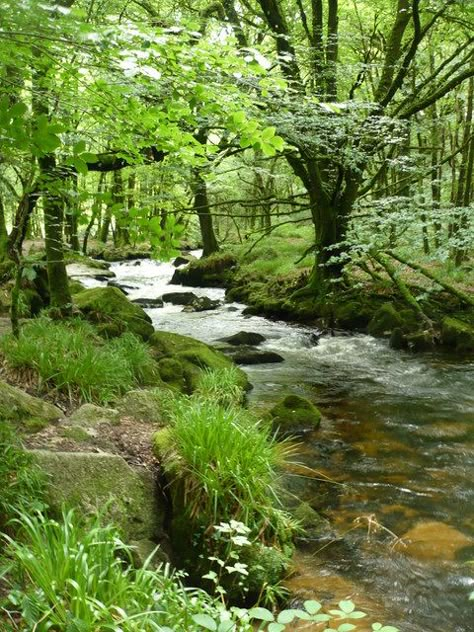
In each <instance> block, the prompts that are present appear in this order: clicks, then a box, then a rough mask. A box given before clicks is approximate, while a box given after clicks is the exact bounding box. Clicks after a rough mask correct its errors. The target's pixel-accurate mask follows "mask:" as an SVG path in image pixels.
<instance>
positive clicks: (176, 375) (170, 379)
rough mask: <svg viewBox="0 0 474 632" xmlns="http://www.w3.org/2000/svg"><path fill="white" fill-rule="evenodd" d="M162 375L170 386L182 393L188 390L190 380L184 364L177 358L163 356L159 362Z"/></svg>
mask: <svg viewBox="0 0 474 632" xmlns="http://www.w3.org/2000/svg"><path fill="white" fill-rule="evenodd" d="M158 371H159V372H160V377H161V379H162V380H163V382H165V383H166V384H167V385H168V386H171V387H172V388H174V389H176V390H177V391H179V392H180V393H185V392H187V390H188V380H187V379H186V375H185V373H186V372H185V368H184V366H183V364H182V363H181V362H180V361H179V360H177V359H176V358H162V359H161V360H160V361H159V362H158Z"/></svg>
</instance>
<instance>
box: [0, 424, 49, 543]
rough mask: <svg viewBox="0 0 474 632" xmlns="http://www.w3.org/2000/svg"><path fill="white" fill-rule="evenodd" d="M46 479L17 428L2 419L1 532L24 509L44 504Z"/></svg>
mask: <svg viewBox="0 0 474 632" xmlns="http://www.w3.org/2000/svg"><path fill="white" fill-rule="evenodd" d="M43 482H44V481H43V478H42V476H41V474H40V472H39V470H38V469H37V468H36V467H35V465H34V464H33V459H32V457H31V456H30V455H29V454H27V453H26V452H25V451H24V450H23V449H22V448H21V446H20V444H19V443H18V439H17V436H16V435H15V434H14V432H13V429H11V428H10V426H9V425H7V423H6V422H4V421H0V489H1V490H2V493H1V494H0V531H3V530H4V529H5V528H6V526H7V523H8V522H9V521H10V520H11V519H12V518H13V517H15V515H16V513H17V512H18V511H20V510H23V511H33V510H34V509H35V508H37V509H38V508H40V507H41V506H42V502H41V498H42V491H43Z"/></svg>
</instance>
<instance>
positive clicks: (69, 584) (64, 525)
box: [4, 510, 218, 632]
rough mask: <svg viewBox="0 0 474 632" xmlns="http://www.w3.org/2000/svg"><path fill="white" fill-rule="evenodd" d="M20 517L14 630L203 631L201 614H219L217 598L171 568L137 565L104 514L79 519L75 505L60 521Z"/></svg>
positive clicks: (12, 598) (13, 555)
mask: <svg viewBox="0 0 474 632" xmlns="http://www.w3.org/2000/svg"><path fill="white" fill-rule="evenodd" d="M17 522H18V525H19V526H20V527H21V533H22V539H21V540H18V541H15V540H13V539H12V538H10V537H8V536H5V539H6V541H7V543H8V554H9V558H10V564H9V567H8V577H9V584H10V594H9V599H8V603H7V604H6V606H5V607H4V612H5V611H6V612H7V613H8V616H9V619H10V621H11V626H12V627H11V629H12V630H30V631H33V630H35V631H36V632H44V631H46V630H63V631H64V632H82V631H84V632H86V631H89V630H101V632H152V631H159V630H161V631H162V632H165V631H168V632H171V631H173V630H182V631H184V630H189V631H193V630H199V629H202V628H201V627H200V626H198V625H196V624H195V623H194V620H193V617H194V616H195V615H196V614H203V613H207V616H209V615H212V616H214V617H216V618H217V617H218V610H217V607H216V605H215V602H214V601H213V600H212V599H211V598H210V597H209V596H208V595H207V594H206V593H204V592H203V591H200V590H197V589H184V588H183V586H182V584H181V583H180V580H179V575H173V573H172V572H171V571H170V569H169V567H168V566H167V565H165V566H162V567H159V568H158V569H157V570H156V571H152V570H151V569H149V568H148V566H147V564H146V563H145V566H144V567H143V568H139V569H135V568H134V567H133V566H132V548H131V547H129V546H127V545H125V544H124V543H123V542H122V541H121V540H120V538H119V534H118V532H117V530H116V529H115V528H114V527H113V526H105V527H104V526H101V524H100V521H99V519H98V518H95V519H93V520H91V521H86V522H81V521H80V519H79V517H78V516H77V515H76V514H75V513H74V511H72V510H70V511H68V512H63V514H62V516H61V518H60V519H58V520H53V519H50V518H48V517H46V516H45V515H44V514H42V513H41V512H36V513H34V514H33V515H28V514H26V513H23V514H20V516H19V517H18V519H17ZM18 617H20V618H21V626H20V627H18V628H17V627H13V626H14V625H16V624H15V621H18Z"/></svg>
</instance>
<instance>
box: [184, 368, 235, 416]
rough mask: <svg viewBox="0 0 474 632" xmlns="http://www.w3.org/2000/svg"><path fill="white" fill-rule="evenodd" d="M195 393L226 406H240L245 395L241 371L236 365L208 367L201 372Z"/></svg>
mask: <svg viewBox="0 0 474 632" xmlns="http://www.w3.org/2000/svg"><path fill="white" fill-rule="evenodd" d="M194 395H195V396H200V397H203V398H204V399H205V400H208V401H213V402H215V403H216V404H219V405H220V406H224V407H228V406H239V405H240V404H242V402H243V400H244V397H245V391H244V389H243V388H242V375H241V372H240V371H239V369H238V368H237V367H236V366H230V367H228V368H226V369H214V370H212V369H211V370H210V369H207V370H205V371H203V372H202V373H201V375H200V377H199V381H198V386H197V389H196V391H195V393H194Z"/></svg>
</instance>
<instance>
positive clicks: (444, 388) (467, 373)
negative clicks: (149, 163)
mask: <svg viewBox="0 0 474 632" xmlns="http://www.w3.org/2000/svg"><path fill="white" fill-rule="evenodd" d="M113 269H114V271H115V272H116V274H117V277H118V280H121V281H123V282H124V283H127V284H132V285H136V287H137V289H136V290H134V291H133V292H132V295H131V298H136V297H156V296H159V295H161V294H162V293H163V292H165V291H170V289H173V287H170V286H169V285H167V283H168V282H169V279H170V276H171V273H172V271H173V268H172V266H170V265H168V264H159V263H154V262H142V264H141V265H138V266H137V265H135V264H132V263H125V264H117V265H114V266H113ZM175 289H180V290H183V289H188V288H181V287H179V288H175ZM189 289H192V291H194V292H196V293H198V294H200V295H209V296H212V298H223V291H222V290H209V289H204V288H202V289H200V288H198V289H197V290H196V288H189ZM242 308H243V306H242V305H236V304H233V305H230V306H229V305H223V306H222V307H221V308H219V309H218V310H216V311H212V312H203V313H199V314H193V313H182V312H181V311H180V309H181V308H179V307H174V306H166V307H165V309H155V310H149V313H150V315H151V316H152V318H153V322H154V324H155V327H157V328H162V329H167V330H170V331H175V332H178V333H183V334H188V335H192V336H194V337H196V338H199V339H202V340H204V341H206V342H213V341H216V340H217V339H218V338H220V337H223V336H228V335H231V334H233V333H236V332H238V331H240V330H245V331H257V332H260V333H262V334H263V335H265V336H266V337H267V342H266V343H264V347H265V348H268V349H271V350H274V351H277V352H278V353H280V354H281V355H283V356H284V357H285V362H284V363H282V364H279V365H261V366H257V367H249V369H248V373H249V376H250V379H251V381H252V383H253V384H254V387H255V388H254V391H253V393H252V396H251V399H252V402H253V403H258V404H259V405H269V404H271V403H272V402H274V401H275V400H277V399H278V398H280V397H282V396H283V395H284V394H286V393H289V392H296V393H299V394H302V395H305V396H307V397H310V398H311V399H312V400H313V401H314V402H315V403H317V404H318V406H319V407H320V408H321V410H322V412H323V422H322V425H321V428H320V430H319V431H318V432H317V433H315V434H314V435H312V436H309V437H307V438H306V440H305V444H304V447H303V449H302V454H301V458H300V460H301V461H302V462H304V463H305V464H306V465H307V466H309V467H310V468H314V469H316V470H318V471H320V472H321V473H322V474H323V475H325V476H326V477H328V478H329V479H331V481H332V482H324V481H321V476H319V475H318V476H317V477H316V478H311V477H306V478H302V477H292V479H291V480H292V483H291V484H292V487H293V491H294V492H295V493H296V494H297V495H298V496H299V497H300V498H301V499H302V500H306V501H307V502H309V503H310V504H311V506H312V507H314V508H315V509H317V510H319V511H321V512H322V513H323V514H324V515H326V516H327V517H328V518H329V519H330V521H331V523H332V531H333V535H332V536H331V537H328V538H327V539H325V540H323V541H321V540H320V541H314V542H307V543H306V544H305V545H304V546H303V547H302V549H301V551H300V552H299V554H298V556H297V558H296V562H297V563H296V567H297V573H296V574H295V576H294V577H293V578H292V579H291V580H290V582H289V585H290V587H291V590H292V591H293V592H294V593H295V594H297V595H298V596H299V597H304V598H308V597H316V598H318V599H321V600H322V601H323V602H325V603H332V602H334V601H336V602H337V601H338V600H340V599H343V598H346V597H352V598H353V599H354V601H356V603H357V605H358V606H359V607H360V608H361V609H365V610H366V611H367V612H368V613H369V614H370V616H371V621H372V620H383V621H384V622H385V623H391V624H392V625H396V626H397V627H399V628H400V630H401V631H402V632H473V631H474V601H469V600H468V597H469V593H470V592H471V591H474V566H471V565H469V564H467V563H466V561H467V560H470V559H474V483H473V474H474V361H472V359H471V361H469V360H467V359H461V358H456V357H452V356H451V357H449V356H446V355H442V354H418V355H413V354H410V353H408V352H398V351H393V350H391V349H389V348H388V345H387V343H386V342H385V341H380V340H375V339H373V338H370V337H369V336H337V337H324V338H321V340H320V342H319V344H317V345H314V344H313V342H312V338H311V334H313V333H314V331H312V330H311V329H308V328H303V327H293V326H290V325H287V324H285V323H281V322H271V321H268V320H266V319H263V318H258V317H250V318H246V317H244V316H243V315H242ZM377 525H380V526H379V527H377ZM369 526H370V530H369ZM369 531H370V532H369ZM400 538H401V540H402V541H400V540H399V539H400ZM368 629H370V626H369V628H368Z"/></svg>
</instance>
